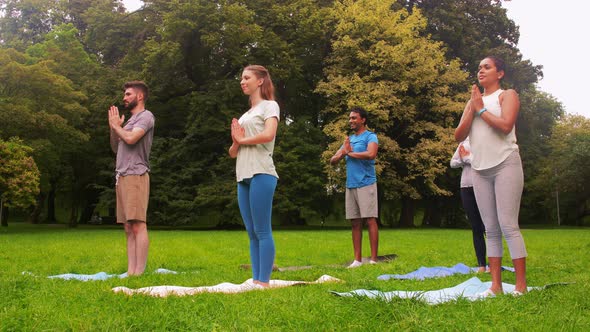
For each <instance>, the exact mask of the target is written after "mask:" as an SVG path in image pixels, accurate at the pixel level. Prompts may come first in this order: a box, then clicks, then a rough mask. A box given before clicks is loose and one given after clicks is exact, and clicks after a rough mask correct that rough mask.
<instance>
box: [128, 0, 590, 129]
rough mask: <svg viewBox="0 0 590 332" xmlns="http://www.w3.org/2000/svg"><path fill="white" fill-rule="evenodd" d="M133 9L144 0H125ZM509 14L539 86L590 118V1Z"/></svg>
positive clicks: (563, 1)
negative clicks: (588, 84)
mask: <svg viewBox="0 0 590 332" xmlns="http://www.w3.org/2000/svg"><path fill="white" fill-rule="evenodd" d="M123 2H124V3H125V7H126V8H127V9H128V10H129V11H133V10H136V9H137V8H139V7H141V5H142V2H141V1H140V0H123ZM504 7H505V8H507V9H508V17H509V18H510V19H512V20H513V21H514V22H515V23H516V25H518V26H519V27H520V41H519V43H518V48H519V49H520V51H521V53H522V55H523V58H524V59H529V60H531V61H532V62H533V64H535V65H542V66H543V74H544V78H543V79H542V80H541V81H540V82H539V89H540V90H542V91H545V92H548V93H550V94H551V95H553V96H554V97H555V98H557V100H559V101H560V102H561V103H562V104H563V105H564V107H565V110H566V111H567V112H568V113H578V114H582V115H584V116H585V117H587V118H590V106H588V105H589V104H590V100H589V99H590V93H589V94H588V96H586V95H585V92H584V91H583V89H584V86H583V84H584V83H583V82H584V81H583V80H584V79H586V78H590V60H589V59H590V52H589V50H590V45H589V42H588V40H589V37H588V33H589V32H590V23H589V21H590V18H589V17H588V13H590V1H587V0H560V1H555V0H511V1H504Z"/></svg>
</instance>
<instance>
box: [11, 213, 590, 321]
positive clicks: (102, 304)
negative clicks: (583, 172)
mask: <svg viewBox="0 0 590 332" xmlns="http://www.w3.org/2000/svg"><path fill="white" fill-rule="evenodd" d="M523 234H524V237H525V242H526V245H527V250H528V253H529V258H528V282H529V286H541V285H545V284H548V283H555V282H573V284H570V285H566V286H557V287H553V288H549V289H546V290H543V291H535V292H531V293H529V294H526V295H525V296H522V297H520V298H513V297H511V296H500V297H497V298H494V299H488V300H485V301H477V302H469V301H466V300H459V301H455V302H450V303H445V304H441V305H436V306H431V305H427V304H424V303H422V302H419V301H416V300H394V301H392V302H383V301H380V300H370V299H364V298H341V297H337V296H334V295H332V294H330V293H329V291H330V290H334V291H339V292H346V291H350V290H354V289H359V288H364V289H376V290H382V291H391V290H432V289H439V288H444V287H451V286H454V285H457V284H459V283H461V282H463V281H465V280H467V279H468V278H470V277H471V276H465V275H461V276H452V277H447V278H440V279H430V280H426V281H408V280H406V281H401V280H390V281H379V280H377V276H379V275H381V274H385V273H388V274H389V273H399V274H402V273H408V272H411V271H413V270H415V269H417V268H419V267H420V266H441V265H442V266H452V265H454V264H456V263H459V262H463V263H465V264H467V265H471V266H473V265H474V264H475V257H474V253H473V247H472V243H471V233H470V231H469V230H438V229H437V230H434V229H424V230H423V229H420V230H398V229H383V230H381V232H380V254H392V253H395V254H397V255H399V257H398V258H397V259H396V260H394V261H393V262H391V263H383V264H379V265H374V266H368V265H367V266H362V267H360V268H357V269H351V270H348V269H345V268H335V267H328V266H329V265H333V264H338V263H342V262H345V261H348V260H350V259H352V244H351V240H350V231H348V230H284V231H275V232H274V236H275V242H276V248H277V257H276V264H277V265H279V266H293V265H314V266H317V268H313V269H310V270H300V271H289V272H275V273H273V275H272V278H273V279H285V280H308V281H312V280H315V279H317V278H318V277H320V276H321V275H323V274H328V275H331V276H334V277H337V278H339V279H342V280H343V281H344V282H343V283H337V284H320V285H307V286H296V287H288V288H281V289H271V290H265V291H254V292H248V293H240V294H200V295H196V296H187V297H168V298H153V297H148V296H139V295H135V296H126V295H123V294H115V293H113V292H112V291H111V288H113V287H116V286H126V287H130V288H140V287H145V286H155V285H178V286H207V285H215V284H218V283H221V282H232V283H242V282H243V281H244V280H246V279H248V278H249V277H250V272H249V271H245V270H242V269H240V268H239V266H240V265H241V264H247V263H249V258H248V239H247V236H246V232H245V231H167V230H151V231H150V240H151V246H150V256H149V261H148V268H147V270H148V271H154V270H155V269H157V268H167V269H171V270H175V271H178V272H183V273H180V274H177V275H162V274H153V273H149V274H145V275H143V276H140V277H133V278H127V279H109V280H107V281H89V282H81V281H65V280H55V279H47V278H45V276H48V275H53V274H61V273H68V272H74V273H84V274H93V273H96V272H100V271H104V272H107V273H117V274H118V273H122V272H125V270H126V256H125V243H124V241H125V240H124V235H123V231H122V229H119V228H116V227H111V228H105V227H99V226H96V227H90V226H87V227H80V228H77V229H67V228H64V227H63V226H49V225H42V226H33V225H27V224H10V225H9V227H8V228H7V229H1V230H0V330H2V331H12V330H18V331H21V330H24V331H47V330H50V331H63V330H74V331H87V330H113V331H153V330H190V331H195V330H205V331H212V330H213V331H228V330H230V331H233V330H239V331H252V330H256V331H299V330H304V331H316V330H320V331H392V330H395V331H397V330H428V331H438V330H445V331H447V330H453V331H455V330H464V331H475V330H527V331H530V330H533V331H537V330H542V331H555V330H557V331H588V330H590V271H589V270H590V262H589V258H590V229H573V228H570V229H525V230H523ZM364 236H365V238H364V248H363V249H364V253H365V255H367V256H368V252H369V250H368V240H367V234H366V232H365V234H364ZM508 257H509V256H508V252H507V250H505V262H504V265H511V262H510V261H509V259H508ZM23 271H28V272H31V273H32V274H33V275H34V276H32V275H23V273H22V272H23ZM478 276H479V277H480V279H482V280H483V281H489V280H490V277H489V274H483V275H478ZM503 277H504V281H505V282H508V283H514V275H513V274H512V273H509V272H504V273H503Z"/></svg>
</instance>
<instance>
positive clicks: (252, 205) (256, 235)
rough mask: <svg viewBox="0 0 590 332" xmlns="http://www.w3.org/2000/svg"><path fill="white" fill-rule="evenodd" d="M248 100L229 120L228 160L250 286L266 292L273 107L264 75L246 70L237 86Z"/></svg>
mask: <svg viewBox="0 0 590 332" xmlns="http://www.w3.org/2000/svg"><path fill="white" fill-rule="evenodd" d="M240 85H241V87H242V91H243V92H244V94H246V95H248V96H249V97H250V109H249V110H248V111H247V112H246V113H244V114H243V115H242V116H241V117H240V119H239V120H237V119H235V118H234V119H232V124H231V136H232V145H231V147H230V148H229V155H230V157H232V158H237V160H236V177H237V181H238V205H239V207H240V214H241V215H242V219H243V220H244V226H245V227H246V230H247V231H248V237H249V239H250V260H251V263H252V280H253V282H254V284H256V285H257V286H258V287H268V286H269V280H270V274H271V272H272V267H273V263H274V258H275V244H274V239H273V237H272V227H271V217H272V200H273V195H274V192H275V188H276V186H277V180H278V177H279V176H278V175H277V172H276V170H275V166H274V163H273V160H272V155H273V151H274V144H275V135H276V133H277V127H278V124H279V105H278V104H277V102H276V101H274V99H275V98H274V86H273V84H272V80H271V78H270V74H269V73H268V70H266V68H264V67H262V66H258V65H250V66H247V67H246V68H244V71H243V72H242V81H241V82H240Z"/></svg>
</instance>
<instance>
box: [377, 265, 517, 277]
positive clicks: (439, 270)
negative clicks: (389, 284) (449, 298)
mask: <svg viewBox="0 0 590 332" xmlns="http://www.w3.org/2000/svg"><path fill="white" fill-rule="evenodd" d="M477 270H478V268H477V267H469V266H467V265H465V264H463V263H459V264H457V265H455V266H452V267H445V266H435V267H424V266H422V267H421V268H419V269H418V270H416V271H413V272H410V273H407V274H382V275H380V276H378V277H377V279H378V280H389V279H413V280H424V279H427V278H438V277H448V276H450V275H453V274H469V273H473V272H477ZM502 270H504V271H510V272H514V268H512V267H509V266H502Z"/></svg>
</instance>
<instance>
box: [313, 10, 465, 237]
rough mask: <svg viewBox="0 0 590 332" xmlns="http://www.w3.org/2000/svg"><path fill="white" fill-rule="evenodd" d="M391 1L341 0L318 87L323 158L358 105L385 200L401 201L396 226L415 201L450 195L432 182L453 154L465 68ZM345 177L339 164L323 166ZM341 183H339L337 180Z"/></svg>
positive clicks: (408, 219)
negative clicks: (371, 135)
mask: <svg viewBox="0 0 590 332" xmlns="http://www.w3.org/2000/svg"><path fill="white" fill-rule="evenodd" d="M392 5H393V1H377V0H362V1H348V0H344V1H340V2H337V3H336V5H335V16H336V18H337V24H336V31H335V33H334V40H333V42H332V53H331V54H330V56H329V57H328V59H327V61H328V67H327V68H326V70H325V75H326V80H325V81H324V82H322V83H320V84H319V86H318V91H319V92H321V93H323V94H325V95H326V96H327V98H328V106H327V107H326V108H325V109H324V111H323V113H322V114H323V116H324V118H325V121H326V123H327V124H326V126H325V128H324V132H325V133H326V134H327V135H328V136H329V137H330V139H331V140H332V142H331V143H330V146H329V148H328V149H327V150H326V152H325V153H324V158H325V159H326V160H327V158H329V156H331V155H332V154H333V153H334V152H335V151H336V150H337V149H338V148H339V146H340V145H341V144H342V142H343V140H344V137H345V136H346V130H345V127H346V122H347V121H346V119H347V115H348V114H347V113H346V110H347V109H349V108H350V107H351V106H354V105H359V106H363V107H365V108H366V109H367V111H368V112H369V117H370V120H369V127H370V128H371V129H372V130H374V131H376V132H377V135H378V137H379V154H378V160H377V171H378V178H379V180H378V181H379V183H380V186H381V187H382V188H383V191H384V196H385V198H386V199H401V200H402V202H403V205H402V213H401V217H400V221H399V222H400V224H401V225H404V226H411V225H413V216H414V205H413V203H414V201H415V200H418V199H421V198H423V197H425V196H429V195H435V196H436V195H448V194H449V192H448V191H447V190H445V189H443V188H441V187H439V186H438V184H437V180H438V177H439V176H440V175H441V174H443V173H444V172H445V171H446V169H447V164H448V156H449V155H451V154H452V150H453V148H454V142H453V141H452V126H453V122H454V118H455V117H456V114H457V112H459V111H460V110H461V109H462V106H463V102H464V100H465V99H466V95H465V93H457V92H456V89H453V88H452V87H455V86H457V85H464V84H465V79H466V76H467V75H466V74H465V73H464V72H463V71H461V70H460V66H459V62H458V61H457V60H453V61H447V60H446V59H445V53H444V47H443V45H442V43H440V42H435V41H433V40H431V39H429V38H427V37H423V36H422V34H421V32H422V31H423V30H424V29H425V28H426V20H425V18H424V17H423V16H422V15H421V14H420V11H419V10H415V11H414V12H412V13H409V12H408V11H407V10H405V9H400V10H397V11H393V10H392V9H391V7H392ZM326 170H327V172H328V174H329V176H330V177H331V178H335V179H344V178H345V176H344V175H343V173H342V172H343V169H342V168H331V167H328V168H327V169H326ZM340 188H342V186H340Z"/></svg>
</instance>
